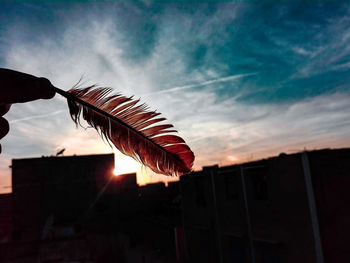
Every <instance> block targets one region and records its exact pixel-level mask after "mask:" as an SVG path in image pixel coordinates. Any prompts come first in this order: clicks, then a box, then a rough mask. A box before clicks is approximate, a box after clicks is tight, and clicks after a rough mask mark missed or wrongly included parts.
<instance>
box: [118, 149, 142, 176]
mask: <svg viewBox="0 0 350 263" xmlns="http://www.w3.org/2000/svg"><path fill="white" fill-rule="evenodd" d="M114 156H115V160H114V162H115V168H114V170H113V174H114V175H115V176H118V175H120V174H127V173H136V172H138V170H139V167H140V166H141V165H140V164H139V163H138V162H136V161H135V160H134V159H133V158H131V157H128V156H125V155H124V154H122V153H120V152H118V151H115V152H114Z"/></svg>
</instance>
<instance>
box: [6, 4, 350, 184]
mask: <svg viewBox="0 0 350 263" xmlns="http://www.w3.org/2000/svg"><path fill="white" fill-rule="evenodd" d="M349 24H350V5H349V4H347V3H346V2H341V1H340V2H337V3H326V2H321V3H318V2H316V1H311V2H309V3H303V2H302V1H293V2H285V1H284V2H283V3H278V2H276V1H269V2H264V3H257V2H255V3H254V2H232V3H230V2H225V3H152V2H151V1H144V2H136V1H135V2H119V3H118V2H97V3H96V2H88V3H83V2H76V3H67V2H66V3H45V2H42V3H39V4H38V3H35V2H25V3H6V4H4V3H2V4H1V8H0V67H7V68H12V69H16V70H19V71H24V72H27V73H31V74H34V75H38V76H44V77H47V78H48V79H50V80H51V81H52V83H53V84H54V85H55V86H57V87H60V88H62V89H65V90H67V89H69V88H70V87H72V86H73V85H74V84H75V83H76V82H77V81H78V80H79V78H80V77H81V76H82V75H83V76H84V80H85V81H86V83H87V85H88V84H92V83H98V84H100V85H102V86H110V87H113V88H114V89H115V90H116V91H119V92H122V93H124V94H126V95H135V96H136V97H140V98H141V100H142V101H143V102H146V103H147V104H148V105H150V107H151V108H152V109H157V110H158V111H159V112H162V113H163V115H164V116H165V117H167V118H168V120H169V122H171V123H173V124H174V126H175V127H176V128H177V130H178V131H179V135H180V136H182V137H183V138H184V139H185V140H186V142H187V143H188V144H189V145H190V147H191V148H192V149H193V151H194V153H195V155H196V161H195V168H196V169H198V168H200V167H201V166H203V165H212V164H219V165H225V164H230V163H236V162H244V161H249V160H253V159H259V158H264V157H267V156H273V155H278V154H279V153H280V152H286V153H292V152H293V151H296V150H302V149H304V147H306V148H307V149H318V148H325V147H330V148H337V147H348V146H350V140H349V139H350V135H349V130H350V129H349V128H350V119H349V114H350V106H349V105H350V74H349V73H350V27H349ZM6 118H7V119H8V120H9V122H10V124H11V131H10V133H9V135H8V136H6V137H5V138H4V139H3V140H2V142H1V143H2V145H3V153H2V154H1V156H0V158H1V159H0V167H1V170H0V172H1V174H0V184H2V185H9V182H10V179H9V178H10V177H9V175H10V169H9V168H8V166H9V165H10V162H11V159H12V158H24V157H35V156H42V155H51V154H55V152H56V150H57V149H60V148H66V149H67V150H66V155H69V154H89V153H103V152H110V151H111V150H110V148H109V147H108V145H105V144H104V143H103V142H102V140H100V139H99V138H98V135H97V134H96V133H95V132H94V131H92V130H91V129H87V130H86V131H85V130H83V129H76V128H75V126H74V124H73V122H72V121H71V120H70V117H69V114H68V110H67V106H66V103H65V100H64V99H63V98H60V96H59V95H56V97H55V98H54V99H53V100H51V101H36V102H32V103H27V104H23V105H14V106H13V108H12V109H11V111H10V112H9V113H8V114H7V115H6ZM120 160H121V161H122V159H120ZM117 162H118V159H117ZM117 165H118V164H117ZM147 176H148V177H149V178H148V179H145V181H147V180H158V179H162V178H163V177H158V176H155V175H144V177H147Z"/></svg>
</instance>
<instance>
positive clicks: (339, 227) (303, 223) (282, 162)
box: [180, 149, 350, 263]
mask: <svg viewBox="0 0 350 263" xmlns="http://www.w3.org/2000/svg"><path fill="white" fill-rule="evenodd" d="M180 181H181V191H182V202H183V218H184V220H183V225H184V233H185V243H186V252H187V258H188V261H189V262H208V263H209V262H237V263H243V262H257V263H258V262H259V263H260V262H261V263H278V262H285V263H288V262H291V263H292V262H305V263H306V262H307V263H311V262H314V263H321V262H347V261H348V260H349V252H348V246H349V243H350V226H349V222H350V221H349V220H350V208H349V203H350V194H349V189H350V149H341V150H320V151H312V152H304V153H298V154H292V155H285V154H281V155H280V156H279V157H275V158H270V159H267V160H262V161H257V162H251V163H246V164H242V165H234V166H227V167H222V168H218V167H217V166H213V167H206V168H203V171H200V172H195V173H192V174H189V175H185V176H183V177H181V180H180Z"/></svg>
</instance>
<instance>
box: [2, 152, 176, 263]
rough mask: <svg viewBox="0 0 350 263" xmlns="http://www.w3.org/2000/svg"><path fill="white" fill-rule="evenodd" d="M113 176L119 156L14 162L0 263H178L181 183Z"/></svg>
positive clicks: (21, 160) (3, 219)
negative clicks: (140, 183)
mask: <svg viewBox="0 0 350 263" xmlns="http://www.w3.org/2000/svg"><path fill="white" fill-rule="evenodd" d="M113 170H114V155H113V154H104V155H88V156H69V157H43V158H31V159H20V160H13V162H12V185H13V193H12V194H9V195H6V196H5V195H4V196H3V198H2V199H0V203H1V202H3V203H6V204H12V206H13V209H12V211H11V209H10V207H11V205H8V207H9V208H8V209H7V210H6V211H7V213H6V214H7V217H6V218H5V216H3V217H0V227H1V230H6V231H7V235H5V236H6V238H7V239H6V240H5V241H4V242H2V244H0V262H67V261H68V262H106V263H108V262H155V261H156V260H158V261H159V260H160V262H175V261H176V244H175V232H174V229H175V227H176V226H178V225H180V224H181V212H180V203H179V202H177V203H172V200H173V199H175V197H177V196H178V195H179V191H178V188H177V186H178V184H179V183H172V184H171V186H170V187H169V189H172V190H171V191H167V188H166V187H165V185H164V184H163V183H159V184H155V185H149V186H143V187H139V186H138V185H137V182H136V174H124V175H119V176H115V175H114V174H113ZM6 220H7V221H6Z"/></svg>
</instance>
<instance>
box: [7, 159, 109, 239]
mask: <svg viewBox="0 0 350 263" xmlns="http://www.w3.org/2000/svg"><path fill="white" fill-rule="evenodd" d="M113 169H114V155H113V154H107V155H89V156H71V157H43V158H33V159H21V160H13V161H12V186H13V205H14V210H13V212H14V225H15V227H16V231H18V239H21V240H37V239H40V235H41V232H42V226H43V225H44V223H45V221H46V220H47V219H48V217H49V216H53V217H54V221H55V222H56V223H64V222H65V221H67V222H72V221H74V220H77V219H78V217H80V216H83V215H84V213H85V212H86V211H87V210H88V209H89V206H90V205H91V204H92V203H93V202H94V199H95V198H96V196H97V193H98V192H99V191H100V190H101V189H102V188H103V186H104V184H106V180H107V178H108V177H110V176H112V171H113Z"/></svg>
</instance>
